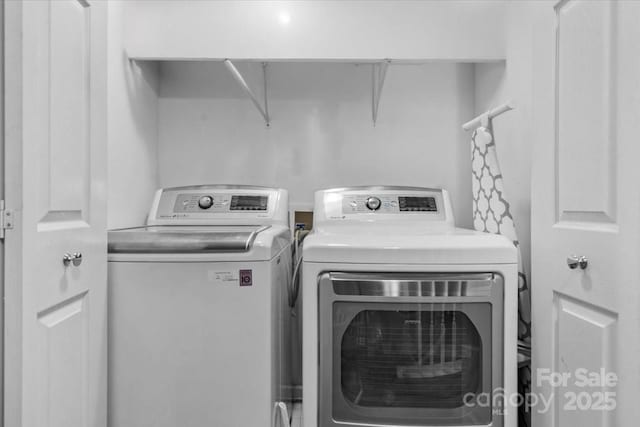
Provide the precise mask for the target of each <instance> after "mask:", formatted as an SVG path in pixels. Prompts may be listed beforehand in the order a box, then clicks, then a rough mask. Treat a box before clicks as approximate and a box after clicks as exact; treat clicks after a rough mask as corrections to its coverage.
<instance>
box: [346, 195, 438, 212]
mask: <svg viewBox="0 0 640 427" xmlns="http://www.w3.org/2000/svg"><path fill="white" fill-rule="evenodd" d="M438 210H439V209H438V202H437V201H436V197H434V196H416V195H412V196H397V195H388V194H375V193H373V194H372V195H362V194H353V195H346V196H345V197H344V198H343V199H342V212H343V213H345V214H352V213H358V212H363V213H366V212H379V213H403V212H435V213H438Z"/></svg>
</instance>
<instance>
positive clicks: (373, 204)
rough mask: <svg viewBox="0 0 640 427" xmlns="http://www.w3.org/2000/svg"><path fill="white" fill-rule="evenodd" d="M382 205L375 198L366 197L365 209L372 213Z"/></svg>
mask: <svg viewBox="0 0 640 427" xmlns="http://www.w3.org/2000/svg"><path fill="white" fill-rule="evenodd" d="M381 204H382V202H380V199H378V198H377V197H368V198H367V203H366V205H367V207H368V208H369V209H370V210H372V211H377V210H378V209H380V205H381Z"/></svg>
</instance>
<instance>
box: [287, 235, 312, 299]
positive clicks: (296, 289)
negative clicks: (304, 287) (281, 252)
mask: <svg viewBox="0 0 640 427" xmlns="http://www.w3.org/2000/svg"><path fill="white" fill-rule="evenodd" d="M308 234H309V231H308V230H296V233H295V235H294V239H293V240H294V241H293V257H292V259H293V274H292V276H291V281H290V282H289V307H291V308H293V307H295V305H296V302H297V301H298V295H299V294H300V268H301V267H302V242H303V240H304V238H305V237H307V235H308Z"/></svg>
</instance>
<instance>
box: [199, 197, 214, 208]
mask: <svg viewBox="0 0 640 427" xmlns="http://www.w3.org/2000/svg"><path fill="white" fill-rule="evenodd" d="M198 206H200V208H201V209H209V208H210V207H211V206H213V197H211V196H202V197H200V200H198Z"/></svg>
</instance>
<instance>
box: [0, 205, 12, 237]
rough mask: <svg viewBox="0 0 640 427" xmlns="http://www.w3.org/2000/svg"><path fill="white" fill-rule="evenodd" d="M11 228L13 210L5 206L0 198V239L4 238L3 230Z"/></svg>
mask: <svg viewBox="0 0 640 427" xmlns="http://www.w3.org/2000/svg"><path fill="white" fill-rule="evenodd" d="M12 228H13V211H12V210H11V209H6V208H5V203H4V200H0V239H4V230H11V229H12Z"/></svg>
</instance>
